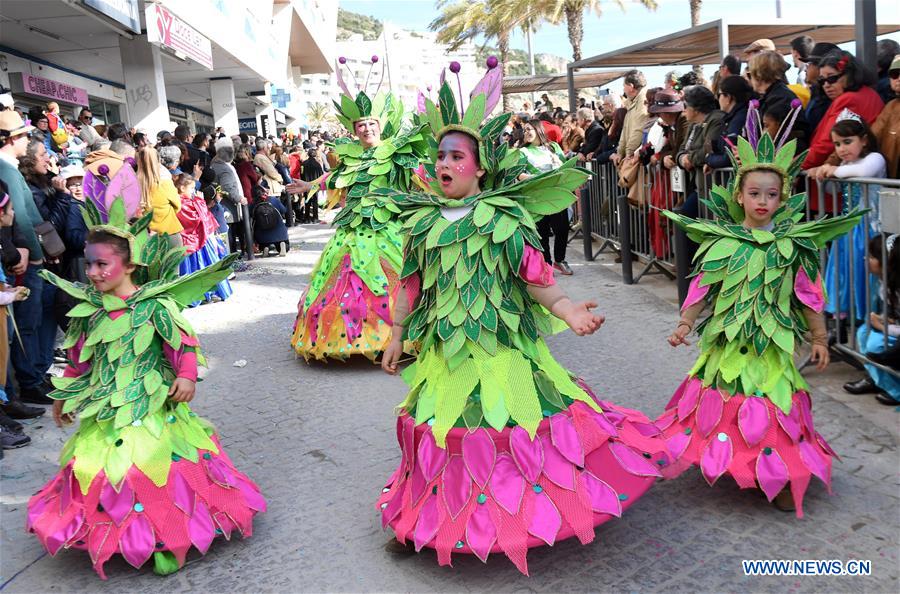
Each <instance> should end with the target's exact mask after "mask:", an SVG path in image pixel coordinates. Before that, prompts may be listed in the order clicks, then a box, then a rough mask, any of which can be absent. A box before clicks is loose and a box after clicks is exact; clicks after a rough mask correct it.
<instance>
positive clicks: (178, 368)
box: [163, 332, 200, 382]
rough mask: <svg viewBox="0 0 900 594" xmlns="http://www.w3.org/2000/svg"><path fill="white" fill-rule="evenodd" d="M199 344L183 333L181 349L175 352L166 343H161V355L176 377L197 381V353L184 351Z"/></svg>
mask: <svg viewBox="0 0 900 594" xmlns="http://www.w3.org/2000/svg"><path fill="white" fill-rule="evenodd" d="M199 344H200V343H199V342H197V339H196V338H192V337H190V336H188V335H187V334H185V333H184V332H182V333H181V348H180V349H179V350H177V351H176V350H175V349H173V348H172V347H171V346H169V344H168V343H165V342H164V343H163V353H164V354H165V355H166V359H168V360H169V363H171V364H172V369H174V370H175V375H176V377H180V378H184V379H188V380H191V381H192V382H196V381H197V353H196V352H195V351H194V350H193V349H191V350H186V349H185V347H196V346H199Z"/></svg>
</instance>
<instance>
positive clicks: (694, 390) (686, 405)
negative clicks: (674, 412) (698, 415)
mask: <svg viewBox="0 0 900 594" xmlns="http://www.w3.org/2000/svg"><path fill="white" fill-rule="evenodd" d="M701 388H703V382H701V381H700V380H698V379H697V378H693V379H691V381H690V382H688V385H687V386H685V388H684V393H683V394H682V395H681V400H679V401H678V418H679V419H680V420H682V421H683V420H685V419H686V418H687V417H688V416H690V414H691V413H692V412H694V409H695V408H696V407H697V401H698V400H700V390H701Z"/></svg>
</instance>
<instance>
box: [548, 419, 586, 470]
mask: <svg viewBox="0 0 900 594" xmlns="http://www.w3.org/2000/svg"><path fill="white" fill-rule="evenodd" d="M550 438H551V441H552V442H553V445H554V446H556V449H557V450H559V453H560V454H562V455H563V456H565V458H566V459H567V460H568V461H569V462H571V463H572V464H574V465H575V466H584V448H583V447H582V446H581V439H580V438H579V437H578V432H577V431H576V430H575V425H574V424H573V423H572V419H570V418H569V417H568V416H567V415H565V414H563V413H559V414H555V415H553V416H552V417H550Z"/></svg>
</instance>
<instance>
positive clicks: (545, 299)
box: [526, 284, 606, 336]
mask: <svg viewBox="0 0 900 594" xmlns="http://www.w3.org/2000/svg"><path fill="white" fill-rule="evenodd" d="M526 288H527V291H528V294H529V295H531V297H532V298H533V299H534V300H535V301H537V302H538V303H540V304H541V305H543V306H544V307H546V308H547V309H548V310H549V311H550V313H552V314H553V315H554V316H556V317H557V318H559V319H560V320H562V321H564V322H565V323H566V324H568V325H569V328H571V329H572V330H573V331H574V332H575V334H577V335H578V336H585V335H587V334H593V333H594V332H596V331H597V330H599V329H600V326H601V325H603V322H604V321H606V318H604V317H603V316H600V315H597V314H595V313H593V312H591V310H592V309H594V308H595V307H597V302H596V301H579V302H573V301H572V300H571V299H569V297H568V296H567V295H566V294H565V293H563V290H562V289H560V288H559V286H558V285H556V284H553V285H550V286H548V287H538V286H535V285H526Z"/></svg>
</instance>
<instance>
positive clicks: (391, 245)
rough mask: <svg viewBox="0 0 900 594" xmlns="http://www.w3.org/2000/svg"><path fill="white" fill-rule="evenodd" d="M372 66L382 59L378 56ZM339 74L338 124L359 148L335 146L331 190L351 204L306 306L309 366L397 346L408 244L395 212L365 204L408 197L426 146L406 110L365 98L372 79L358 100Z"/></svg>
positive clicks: (299, 330)
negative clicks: (381, 195)
mask: <svg viewBox="0 0 900 594" xmlns="http://www.w3.org/2000/svg"><path fill="white" fill-rule="evenodd" d="M339 62H340V64H344V63H345V62H346V60H345V59H344V58H343V57H342V58H340V59H339ZM372 62H373V64H374V63H376V62H378V57H377V56H372ZM336 72H337V75H338V84H339V85H340V87H341V89H342V91H343V93H342V94H341V98H340V102H337V101H336V102H335V103H334V104H335V107H336V110H337V114H338V115H337V117H338V120H340V122H341V123H342V124H343V125H344V126H345V127H346V128H347V130H352V131H353V133H354V134H355V135H356V137H357V139H358V140H357V141H354V140H352V139H349V138H340V139H338V140H336V141H335V143H334V152H335V153H336V154H337V155H338V156H339V157H340V160H341V161H340V164H339V165H338V166H337V167H336V168H335V169H333V170H332V171H331V172H330V174H329V175H328V176H327V178H326V179H325V187H327V188H328V189H329V190H332V194H334V193H337V194H338V198H337V199H336V200H333V201H332V202H333V203H334V202H337V201H340V200H345V201H346V202H345V203H344V204H343V208H342V210H341V212H340V213H339V214H338V215H337V216H336V217H335V219H334V225H335V226H336V227H337V230H336V232H335V234H334V236H333V237H332V238H331V240H330V241H329V242H328V244H327V245H326V246H325V249H324V251H323V252H322V256H321V257H320V258H319V261H318V262H317V263H316V266H315V268H314V269H313V271H312V275H311V281H310V284H309V287H308V288H307V289H306V291H305V292H304V294H303V295H302V296H301V298H300V303H299V304H298V306H297V310H298V314H297V319H296V321H295V322H294V333H293V337H292V338H291V345H292V346H293V347H294V350H295V351H296V352H297V354H298V355H302V356H303V357H304V358H305V359H306V360H307V361H308V360H309V359H310V358H315V359H326V358H332V359H347V358H348V357H350V356H351V355H357V354H358V355H364V356H366V357H368V358H369V359H371V360H373V361H374V360H375V359H376V358H377V357H378V356H380V355H381V353H382V352H383V351H384V349H385V347H386V346H387V344H388V341H389V340H390V334H391V323H392V320H391V311H393V308H394V301H395V299H396V297H397V292H398V291H399V287H400V283H399V274H400V267H401V264H402V262H401V253H400V248H401V245H402V242H401V240H400V226H399V224H398V223H397V221H396V209H395V207H393V206H379V205H377V204H375V203H374V202H373V201H371V200H369V201H367V200H366V197H367V196H369V195H370V194H371V193H372V191H374V190H376V189H378V188H387V187H392V188H397V189H399V190H401V191H407V190H409V189H410V187H411V184H412V183H413V178H414V176H415V169H416V168H417V167H419V163H420V161H421V159H422V158H423V156H424V154H425V151H426V150H427V143H426V141H425V138H424V136H423V131H422V129H423V127H424V125H421V124H416V125H411V126H403V106H402V105H401V104H400V102H399V101H397V99H396V98H394V97H393V96H392V95H390V94H376V95H375V97H374V99H371V98H370V97H369V95H367V94H366V90H367V87H368V79H369V77H368V76H366V82H365V84H364V85H363V86H362V87H361V89H360V91H359V93H357V94H356V98H355V99H353V97H352V95H351V94H350V91H349V89H348V88H347V85H346V83H345V82H344V80H343V78H342V76H341V67H340V65H338V67H337V69H336ZM369 74H371V71H370V73H369ZM383 77H384V72H383V71H382V78H383ZM379 87H380V83H379ZM376 93H377V89H376Z"/></svg>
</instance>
